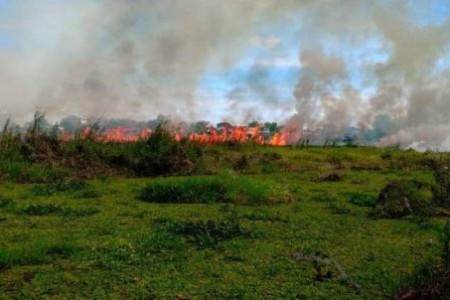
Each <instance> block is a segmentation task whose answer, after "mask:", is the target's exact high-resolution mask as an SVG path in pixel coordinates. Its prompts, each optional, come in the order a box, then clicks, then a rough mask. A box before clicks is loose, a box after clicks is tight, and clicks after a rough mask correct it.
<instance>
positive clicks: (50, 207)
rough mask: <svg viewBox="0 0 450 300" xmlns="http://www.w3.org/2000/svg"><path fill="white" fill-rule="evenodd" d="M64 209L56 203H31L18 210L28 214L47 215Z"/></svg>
mask: <svg viewBox="0 0 450 300" xmlns="http://www.w3.org/2000/svg"><path fill="white" fill-rule="evenodd" d="M62 210H63V209H62V208H61V207H60V206H58V205H54V204H31V205H29V206H27V207H25V208H22V209H20V210H19V211H18V212H19V213H20V214H24V215H28V216H45V215H51V214H57V213H60V212H62Z"/></svg>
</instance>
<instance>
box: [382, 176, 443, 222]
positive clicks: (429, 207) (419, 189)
mask: <svg viewBox="0 0 450 300" xmlns="http://www.w3.org/2000/svg"><path fill="white" fill-rule="evenodd" d="M376 211H377V213H378V214H379V215H381V216H384V217H389V218H399V217H405V216H409V215H418V216H429V215H432V214H433V213H434V212H435V203H434V201H433V193H432V190H431V186H430V185H429V184H427V183H424V182H420V181H417V180H399V181H393V182H390V183H388V184H387V185H386V186H385V187H384V188H383V189H382V190H381V192H380V195H379V197H378V207H377V210H376Z"/></svg>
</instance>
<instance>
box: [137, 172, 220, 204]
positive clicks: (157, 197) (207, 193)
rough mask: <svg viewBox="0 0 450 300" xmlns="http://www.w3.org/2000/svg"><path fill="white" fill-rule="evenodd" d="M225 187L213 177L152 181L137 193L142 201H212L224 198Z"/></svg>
mask: <svg viewBox="0 0 450 300" xmlns="http://www.w3.org/2000/svg"><path fill="white" fill-rule="evenodd" d="M226 192H227V188H226V187H225V185H224V184H223V183H222V182H220V181H219V180H217V179H215V178H200V177H198V178H196V177H192V178H187V179H172V180H164V181H162V180H159V181H154V182H152V183H150V184H148V185H147V187H145V188H144V189H143V190H142V191H141V192H140V195H139V198H140V199H141V200H143V201H149V202H159V203H213V202H221V201H225V200H226Z"/></svg>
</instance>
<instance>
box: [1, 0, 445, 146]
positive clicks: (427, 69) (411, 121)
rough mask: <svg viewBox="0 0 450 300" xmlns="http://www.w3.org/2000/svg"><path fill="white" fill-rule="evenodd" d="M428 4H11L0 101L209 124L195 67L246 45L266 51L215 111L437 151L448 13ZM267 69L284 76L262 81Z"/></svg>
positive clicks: (217, 65)
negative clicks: (282, 81)
mask: <svg viewBox="0 0 450 300" xmlns="http://www.w3.org/2000/svg"><path fill="white" fill-rule="evenodd" d="M431 2H433V3H440V2H442V1H437V0H433V1H431ZM431 2H430V1H426V0H419V1H400V0H396V1H383V0H375V1H369V0H363V1H361V0H338V1H330V0H318V1H313V0H303V1H296V0H283V1H278V0H258V1H254V0H233V1H220V0H166V1H158V0H134V1H124V0H79V1H58V0H40V1H37V0H35V1H16V2H15V3H13V4H11V5H10V7H9V8H8V14H1V15H0V37H1V36H2V35H6V36H8V37H10V38H11V39H12V40H13V43H12V44H11V45H8V46H2V44H1V43H0V62H1V63H2V67H1V68H0V104H1V106H2V108H1V109H2V110H3V111H6V112H8V113H11V114H12V117H13V118H14V119H19V120H20V119H21V118H28V117H29V116H30V115H31V114H32V113H33V112H34V111H35V110H36V109H40V110H42V111H45V112H46V113H47V115H48V116H49V117H50V118H60V117H62V116H66V115H70V114H76V115H82V116H105V117H111V118H133V119H149V118H153V117H155V116H156V115H158V114H160V113H161V114H164V115H170V116H172V117H174V118H178V119H183V120H186V121H195V120H199V119H205V118H206V119H207V118H208V116H205V115H204V112H205V111H208V112H210V111H213V110H214V108H210V107H209V108H208V109H205V107H207V106H214V105H215V103H218V101H216V100H215V99H207V100H205V99H199V97H198V95H199V93H201V89H202V86H201V84H200V82H201V80H202V78H203V76H205V74H209V73H211V72H212V73H215V74H223V73H226V72H230V70H233V69H235V68H236V66H237V65H239V64H240V62H241V61H242V60H243V59H247V58H246V53H248V52H249V51H250V52H251V51H253V50H254V48H258V49H265V50H264V51H266V52H264V53H265V54H264V55H263V54H256V55H254V56H253V59H254V61H253V62H250V63H249V64H247V65H248V70H245V72H246V76H244V77H243V78H242V80H235V81H232V82H231V87H227V88H228V91H225V92H224V94H223V99H222V100H221V101H222V102H224V103H225V104H224V107H225V108H226V112H225V113H224V114H222V117H224V118H225V119H229V120H233V121H236V122H246V121H251V120H253V119H261V118H264V119H267V118H270V117H273V118H274V119H276V120H277V121H282V120H284V121H286V125H287V127H290V128H296V130H297V132H296V133H295V135H294V136H295V137H300V136H301V134H302V131H303V130H309V131H311V130H312V131H317V132H320V134H322V135H324V136H334V135H337V134H339V133H343V132H346V131H348V130H349V128H351V127H356V128H359V129H360V131H361V132H362V135H363V138H364V139H365V141H366V142H377V143H378V144H379V145H395V144H401V145H403V146H408V145H410V144H411V143H413V142H418V141H423V142H424V143H425V144H427V145H430V146H442V147H444V146H445V145H446V144H448V143H447V142H446V143H444V141H445V140H449V139H450V137H449V132H450V131H449V129H450V71H449V66H448V65H447V66H446V64H445V63H446V61H447V60H448V56H445V55H448V54H446V53H449V52H450V21H449V17H448V13H447V15H446V16H444V17H442V14H440V12H439V11H438V12H435V11H432V7H433V5H432V4H431ZM444 2H445V1H444ZM444 4H445V3H444ZM422 12H429V13H428V15H425V16H424V17H423V16H422V15H421V13H422ZM438 15H439V16H440V19H439V20H437V19H438ZM444 15H445V14H444ZM261 32H263V33H264V32H266V33H264V34H261ZM267 32H268V33H267ZM285 32H288V34H285ZM249 49H250V50H249ZM252 49H253V50H252ZM292 49H293V50H294V51H295V52H296V53H297V57H298V62H295V63H292V62H291V61H290V57H288V53H290V52H292V51H291V50H292ZM261 51H262V50H260V52H261ZM271 55H272V56H271ZM446 57H447V59H446ZM274 66H277V67H278V68H289V72H287V74H288V75H287V76H290V77H291V78H294V81H296V82H294V83H293V84H291V85H289V84H286V85H285V86H279V84H278V83H274V75H273V67H274ZM287 89H290V90H289V91H288V92H287V93H286V90H287ZM249 93H250V94H251V95H252V97H253V99H252V101H248V99H246V97H245V95H247V94H249ZM286 94H287V95H288V96H286ZM286 97H288V100H286V99H285V98H286ZM281 99H283V100H281ZM293 111H294V113H292V112H293ZM383 120H384V121H383ZM387 120H389V124H388V125H386V124H385V122H388V121H387Z"/></svg>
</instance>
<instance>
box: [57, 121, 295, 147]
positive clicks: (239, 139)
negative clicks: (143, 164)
mask: <svg viewBox="0 0 450 300" xmlns="http://www.w3.org/2000/svg"><path fill="white" fill-rule="evenodd" d="M171 132H172V136H173V139H174V140H176V141H178V142H179V141H181V140H182V139H187V140H189V141H191V142H195V143H199V144H205V145H207V144H220V143H226V142H234V143H245V142H252V143H256V144H260V145H271V146H286V145H287V144H288V143H287V140H288V136H289V130H286V129H283V130H281V131H279V132H275V133H273V134H271V136H268V135H270V134H268V133H267V132H263V130H262V128H261V126H253V127H248V126H244V125H235V126H231V125H223V126H221V127H220V128H216V127H213V126H208V127H206V130H204V131H203V132H199V133H196V132H191V133H185V132H184V130H182V129H177V130H171ZM152 134H153V130H152V129H150V128H146V129H141V130H140V131H139V130H136V129H134V128H126V127H118V128H109V129H106V130H104V131H103V132H100V133H98V134H96V135H94V133H93V130H92V129H91V128H89V127H86V128H84V129H83V130H82V131H81V132H80V137H81V138H87V137H93V138H94V139H95V140H97V141H100V142H104V143H135V142H138V141H140V140H145V139H147V138H148V137H150V136H151V135H152ZM72 138H73V137H72V136H71V135H70V134H68V133H67V132H63V133H62V134H61V139H62V140H63V141H69V140H70V139H72Z"/></svg>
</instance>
